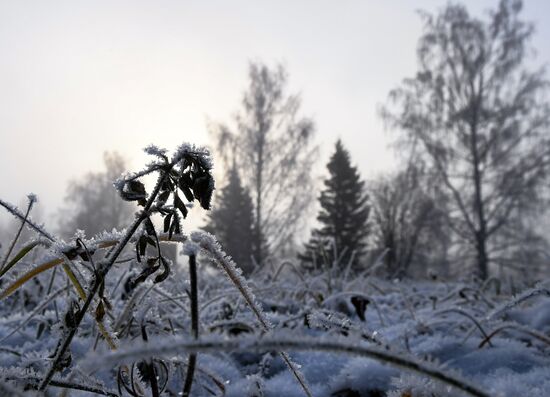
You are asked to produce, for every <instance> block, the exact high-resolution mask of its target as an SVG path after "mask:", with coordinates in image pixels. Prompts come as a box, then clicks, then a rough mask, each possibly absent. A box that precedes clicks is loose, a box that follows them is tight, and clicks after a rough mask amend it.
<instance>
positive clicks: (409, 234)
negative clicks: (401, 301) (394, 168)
mask: <svg viewBox="0 0 550 397" xmlns="http://www.w3.org/2000/svg"><path fill="white" fill-rule="evenodd" d="M369 194H370V197H371V205H372V229H373V237H374V241H375V245H376V246H377V247H378V249H379V251H380V252H382V251H386V253H385V255H384V261H385V264H386V271H387V273H388V275H389V276H391V277H402V276H405V275H409V270H410V268H411V265H412V264H413V263H414V262H415V261H416V262H419V263H422V265H423V267H424V273H426V270H427V268H428V267H429V266H430V265H432V262H433V264H434V265H435V266H437V267H439V268H441V267H442V266H444V265H445V262H446V261H445V256H446V247H447V245H448V241H447V240H448V238H447V236H446V235H445V234H444V233H441V231H442V229H443V228H444V227H445V220H444V217H443V214H444V211H445V202H444V201H443V200H438V197H437V196H438V192H437V189H436V187H433V186H430V184H429V181H428V180H427V178H426V177H425V175H424V174H423V170H422V168H421V167H419V166H417V165H412V164H410V165H409V166H408V168H406V169H405V170H404V171H400V172H398V173H397V174H395V175H391V176H384V177H380V178H378V179H377V180H375V181H373V182H372V183H370V185H369ZM445 270H446V269H445Z"/></svg>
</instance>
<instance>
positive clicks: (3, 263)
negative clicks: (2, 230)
mask: <svg viewBox="0 0 550 397" xmlns="http://www.w3.org/2000/svg"><path fill="white" fill-rule="evenodd" d="M34 203H35V200H29V205H28V206H27V212H26V213H25V218H24V219H22V220H21V226H19V229H18V230H17V233H16V234H15V237H14V238H13V240H12V242H11V244H10V246H9V248H8V250H7V251H6V255H5V256H4V260H3V261H2V265H1V266H0V270H3V269H4V266H6V263H7V262H8V259H9V257H10V255H11V252H12V251H13V249H14V247H15V244H17V240H18V239H19V237H20V236H21V232H22V231H23V227H24V226H25V223H26V222H27V218H28V217H29V214H30V212H31V209H32V206H33V205H34Z"/></svg>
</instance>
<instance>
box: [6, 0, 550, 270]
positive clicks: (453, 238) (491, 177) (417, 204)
mask: <svg viewBox="0 0 550 397" xmlns="http://www.w3.org/2000/svg"><path fill="white" fill-rule="evenodd" d="M521 6H522V3H521V2H520V1H513V0H502V1H501V2H500V3H499V5H498V7H497V8H496V9H495V10H493V11H491V12H490V13H489V14H488V16H487V17H486V18H485V19H481V18H478V17H476V16H472V15H470V14H469V13H468V11H467V9H466V8H465V7H464V6H462V5H448V6H446V7H445V8H443V9H442V10H441V11H440V12H439V13H437V14H435V15H431V14H428V13H422V14H421V17H422V20H423V23H424V29H423V33H422V36H421V37H420V39H419V41H418V49H417V57H418V65H419V66H418V70H417V72H416V74H414V75H413V76H412V77H409V78H406V79H404V80H403V82H402V83H401V84H400V85H399V86H398V87H397V88H396V89H394V90H392V91H391V92H390V93H389V98H388V100H387V102H386V105H385V106H384V107H383V110H382V112H381V117H383V118H384V119H385V120H386V121H387V123H388V125H389V126H390V127H391V130H392V131H393V133H394V134H395V146H396V148H397V150H398V153H399V155H400V157H401V162H400V165H399V168H398V170H397V171H395V172H393V173H388V174H386V175H383V176H381V177H379V178H377V179H375V180H369V181H365V180H364V179H363V177H362V176H361V175H360V172H359V170H358V169H357V167H356V166H354V162H353V159H352V158H351V156H350V153H349V152H348V150H347V149H346V142H343V141H341V140H338V141H337V142H335V144H334V148H333V151H332V154H331V156H330V159H328V161H327V164H326V167H327V169H326V172H325V173H324V175H325V176H324V181H323V185H322V186H321V187H319V186H317V184H316V181H315V178H314V174H315V172H314V171H315V170H316V169H317V168H316V167H318V164H319V156H318V146H317V144H316V141H315V124H314V121H313V120H312V119H310V118H308V117H305V116H303V115H302V114H301V111H300V97H299V96H298V95H294V94H292V93H288V92H287V80H288V74H287V72H286V70H285V69H284V68H283V67H282V66H280V65H278V66H275V67H273V68H271V67H269V66H267V65H264V64H262V63H251V64H250V67H249V76H248V77H249V78H248V87H247V88H246V90H245V91H244V94H243V97H242V101H241V105H240V108H239V111H238V112H237V115H236V117H235V119H234V120H232V121H231V122H230V123H213V124H212V125H211V126H210V127H211V136H212V149H213V151H214V155H215V158H216V160H217V163H218V164H220V165H221V167H220V169H222V170H223V171H224V176H223V177H222V178H221V179H219V180H218V186H217V190H216V195H215V198H214V204H213V209H212V211H211V213H210V215H209V217H208V218H207V219H206V220H205V229H206V230H208V231H210V232H212V233H213V234H215V235H216V236H217V238H218V239H219V240H220V242H221V243H222V244H223V246H224V248H225V249H226V250H227V252H229V253H230V254H231V255H232V256H233V257H234V259H235V260H236V262H237V263H239V265H240V266H241V267H242V268H243V270H244V272H245V273H246V274H249V273H251V272H253V271H255V270H261V269H262V268H263V267H264V266H268V265H270V263H272V262H273V261H274V260H275V259H278V258H282V257H286V258H292V259H293V260H297V261H298V262H299V263H300V264H301V266H302V268H303V269H309V270H313V271H315V270H318V269H324V268H327V267H334V266H337V267H338V268H339V269H342V271H350V272H361V271H365V270H366V269H367V268H368V267H372V265H375V266H374V268H371V269H370V271H376V272H378V273H379V274H384V275H387V276H389V277H397V278H401V277H405V276H428V275H430V276H432V277H436V276H437V275H443V276H457V275H475V276H476V277H479V278H480V279H487V278H488V277H490V276H497V277H498V276H502V275H504V274H514V275H515V274H521V275H523V276H525V277H530V278H534V277H538V276H539V275H540V274H541V273H542V272H544V271H547V270H548V254H549V252H550V250H549V246H548V239H547V238H546V235H545V232H547V230H546V228H545V225H544V223H543V221H542V219H543V217H542V216H543V215H546V214H547V211H546V205H547V203H548V199H549V195H548V192H546V191H545V188H546V186H547V183H548V171H549V169H548V166H549V161H550V140H549V138H550V131H549V127H550V102H549V101H548V99H547V95H548V85H549V82H548V80H547V78H546V75H545V71H544V69H535V68H533V67H532V66H530V65H532V64H533V62H532V61H531V60H529V59H528V56H529V54H530V53H531V48H530V47H529V42H530V40H531V38H532V35H533V31H534V28H533V25H532V24H530V23H528V22H525V21H523V20H522V19H521V18H520V15H521ZM367 133H368V131H365V134H367ZM105 165H106V171H105V172H97V173H90V174H88V175H86V176H84V177H82V178H81V179H79V180H77V181H73V182H72V183H71V184H70V186H69V189H68V191H67V199H66V203H67V206H66V208H65V209H64V210H62V211H61V213H60V214H59V215H60V216H59V219H60V222H59V229H60V231H61V232H62V234H63V235H65V236H66V237H69V236H71V235H72V234H73V233H74V231H75V230H77V229H85V230H86V233H87V235H88V236H91V235H94V234H96V233H99V232H101V231H102V230H105V229H107V230H110V229H112V228H123V227H125V226H127V225H126V222H127V220H128V219H131V216H132V215H131V214H132V213H133V211H134V208H132V207H131V206H130V205H129V204H128V203H126V202H123V201H121V200H120V199H119V198H118V197H117V193H116V192H115V190H114V189H113V188H112V185H111V184H112V181H113V180H114V179H115V178H116V177H118V176H119V175H120V174H121V173H122V172H123V171H124V169H125V164H124V161H123V159H122V158H121V157H120V156H119V155H117V154H116V153H114V154H113V153H111V154H107V155H106V157H105ZM316 203H317V205H316ZM316 208H317V209H318V213H317V215H315V214H314V213H312V209H316ZM308 227H309V228H311V229H312V230H311V232H310V236H309V238H306V242H305V243H304V242H303V241H302V240H304V239H303V238H299V236H303V232H304V231H305V230H307V229H308ZM5 241H6V240H5ZM174 256H175V254H174Z"/></svg>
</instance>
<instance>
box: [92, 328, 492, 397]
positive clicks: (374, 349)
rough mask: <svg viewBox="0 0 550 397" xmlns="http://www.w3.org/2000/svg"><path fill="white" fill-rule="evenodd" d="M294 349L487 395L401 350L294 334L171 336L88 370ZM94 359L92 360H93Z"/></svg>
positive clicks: (116, 354)
mask: <svg viewBox="0 0 550 397" xmlns="http://www.w3.org/2000/svg"><path fill="white" fill-rule="evenodd" d="M283 349H284V350H296V351H310V350H313V351H321V352H332V353H344V354H349V355H353V356H359V357H368V358H372V359H375V360H378V361H380V362H383V363H387V364H389V365H392V366H395V367H398V368H402V369H405V370H408V371H412V372H415V373H418V374H421V375H424V376H428V377H430V378H432V379H435V380H437V381H440V382H443V383H445V384H447V385H449V386H453V387H456V388H457V389H459V390H462V391H464V392H466V393H468V394H469V395H471V396H475V397H489V396H490V394H489V393H487V392H485V391H484V390H482V389H480V388H479V387H477V386H475V385H473V384H471V383H470V382H469V381H468V380H466V379H464V378H462V377H460V376H459V375H457V374H453V373H449V372H448V371H447V372H446V371H444V370H443V369H442V368H441V367H438V366H436V365H434V364H433V363H430V362H424V361H421V360H419V359H417V358H415V357H412V356H409V355H406V354H404V353H402V352H395V351H392V350H388V349H387V348H385V347H380V346H371V345H365V344H364V343H359V342H358V341H357V340H349V339H348V338H331V339H327V338H319V337H310V336H307V337H296V336H293V335H285V334H283V335H276V334H275V335H273V334H271V335H270V334H266V335H263V336H262V337H261V338H258V337H249V336H247V337H237V338H231V339H223V340H220V339H215V338H204V339H198V340H195V339H189V338H172V339H170V340H169V341H166V340H164V341H159V342H158V343H156V344H155V345H154V346H153V345H148V346H143V347H138V348H134V349H128V350H120V351H118V352H113V353H109V354H108V355H102V356H97V359H95V360H94V359H92V360H91V362H92V364H91V365H90V369H92V368H96V367H97V366H103V365H105V364H106V363H107V364H109V365H113V364H115V363H117V362H119V361H124V360H128V359H129V358H132V359H136V358H138V357H148V356H151V355H173V354H174V352H176V351H178V352H199V351H200V352H219V351H221V350H223V351H242V350H249V351H265V350H275V351H281V350H283ZM94 361H95V362H94Z"/></svg>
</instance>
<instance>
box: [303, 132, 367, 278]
mask: <svg viewBox="0 0 550 397" xmlns="http://www.w3.org/2000/svg"><path fill="white" fill-rule="evenodd" d="M327 168H328V171H329V177H328V178H327V179H326V180H325V181H324V185H325V189H324V190H323V191H322V192H321V196H320V197H319V203H320V204H321V210H320V211H319V214H318V216H317V220H318V221H319V223H320V224H321V225H320V227H319V228H318V229H315V230H314V231H313V233H312V236H311V239H310V241H309V243H307V244H306V247H305V252H304V253H303V254H301V255H300V256H299V257H300V259H302V260H303V261H304V262H310V263H311V262H313V263H314V264H315V265H316V266H320V264H321V263H323V262H325V261H328V262H329V263H332V261H333V260H334V259H335V254H336V255H337V259H339V261H340V263H341V264H342V265H347V264H348V263H349V262H350V261H352V266H353V268H357V267H358V265H359V263H360V260H361V257H362V256H363V255H364V253H365V247H366V243H365V238H366V236H367V234H368V225H367V220H368V217H369V212H370V206H369V204H368V196H367V195H366V193H365V189H364V182H363V181H362V180H361V179H360V176H359V172H358V170H357V168H356V167H354V166H352V165H351V160H350V155H349V152H348V151H347V150H346V149H345V148H344V145H343V144H342V141H341V140H340V139H339V140H338V141H337V142H336V150H335V152H334V154H333V155H332V157H331V158H330V161H329V162H328V164H327Z"/></svg>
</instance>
